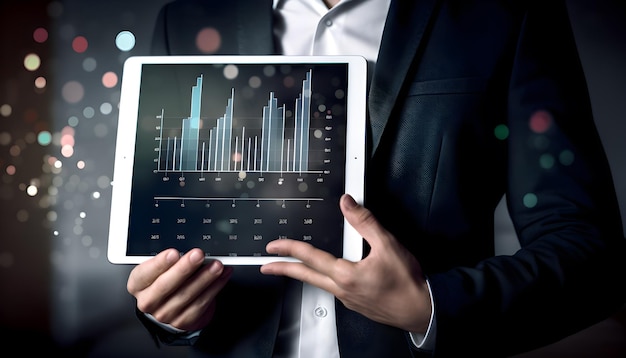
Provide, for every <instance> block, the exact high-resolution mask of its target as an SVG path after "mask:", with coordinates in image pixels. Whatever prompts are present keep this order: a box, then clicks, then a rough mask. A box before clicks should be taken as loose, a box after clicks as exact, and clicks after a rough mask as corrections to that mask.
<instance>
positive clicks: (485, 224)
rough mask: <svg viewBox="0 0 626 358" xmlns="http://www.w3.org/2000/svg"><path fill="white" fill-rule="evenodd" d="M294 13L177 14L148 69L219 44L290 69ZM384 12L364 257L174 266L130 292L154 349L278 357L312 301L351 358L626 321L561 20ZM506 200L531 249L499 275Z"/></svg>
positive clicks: (581, 95)
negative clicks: (287, 58) (498, 225)
mask: <svg viewBox="0 0 626 358" xmlns="http://www.w3.org/2000/svg"><path fill="white" fill-rule="evenodd" d="M296 2H297V1H296ZM289 3H293V0H287V1H277V2H272V1H269V0H265V1H259V0H249V1H241V0H239V1H223V2H217V1H200V0H198V1H185V0H179V1H176V2H174V3H172V4H170V5H168V6H166V7H165V8H164V9H163V10H162V12H161V13H160V16H159V20H158V22H157V26H156V31H155V39H154V53H155V54H197V53H201V51H200V49H199V48H198V46H197V42H196V40H197V37H196V35H197V34H198V33H199V32H200V31H201V30H202V29H204V28H207V27H209V28H212V29H214V30H216V31H217V33H219V35H220V38H219V40H220V41H219V47H218V48H217V50H216V51H215V52H214V53H216V54H276V53H283V54H286V53H288V52H289V51H288V50H289V48H288V47H286V46H285V45H284V43H282V42H281V39H283V38H284V37H281V36H283V35H285V31H288V29H285V24H289V23H288V22H286V20H285V17H281V16H280V14H281V12H280V10H281V9H285V7H286V6H287V5H286V4H289ZM362 3H368V2H367V1H349V2H348V1H346V2H343V3H342V2H339V5H335V6H334V7H333V6H331V5H333V4H329V7H331V8H332V9H331V10H334V9H335V8H336V9H339V7H340V6H343V7H344V8H343V9H344V10H346V11H351V10H352V9H350V7H354V8H355V9H356V8H357V7H358V6H360V5H359V4H362ZM385 10H388V11H387V15H386V21H384V30H383V31H382V38H380V47H379V50H378V51H377V53H376V55H375V56H374V57H373V58H372V59H371V61H373V62H375V67H374V68H375V69H374V72H373V76H372V78H371V86H370V90H369V95H368V110H369V112H368V124H369V126H368V128H369V132H368V153H369V160H368V164H367V174H366V195H365V202H364V203H363V205H359V204H356V203H355V202H354V201H352V200H351V198H350V197H344V198H342V201H341V203H340V206H341V209H342V212H343V213H344V215H345V216H346V219H347V220H348V221H349V222H350V223H351V224H352V226H354V227H355V229H356V230H357V231H359V233H361V234H362V235H363V237H364V239H365V241H366V242H367V244H368V246H369V252H368V254H367V256H366V257H365V258H364V259H363V260H362V261H360V262H358V263H353V262H348V261H345V260H341V259H337V258H334V257H332V256H330V255H329V254H327V253H324V252H322V251H320V250H316V249H314V248H313V247H311V246H309V245H307V244H304V243H301V242H297V241H292V240H278V241H274V242H272V243H270V244H268V247H267V249H268V251H270V252H272V253H278V254H283V255H291V256H295V257H297V258H300V259H301V260H302V261H303V263H302V264H298V263H273V264H268V265H265V266H263V267H261V269H260V270H259V268H258V267H235V268H232V267H224V266H223V265H221V264H220V263H219V262H212V263H208V264H205V265H202V255H201V254H199V253H198V252H196V251H193V250H192V251H191V252H189V253H187V254H186V255H185V256H183V257H179V256H178V255H177V254H176V252H173V251H165V252H163V253H161V254H160V255H158V256H156V257H155V258H154V259H152V260H149V261H147V262H145V263H143V264H141V265H139V266H137V267H136V268H135V269H134V270H133V272H132V273H131V275H130V277H129V281H128V288H129V292H130V293H131V294H133V295H134V296H135V297H136V298H137V307H138V315H139V317H140V319H142V321H144V322H145V323H146V326H147V327H148V329H149V330H150V331H151V332H152V333H153V334H154V335H155V337H157V338H158V339H159V340H161V341H163V342H165V343H174V344H178V343H180V342H189V343H190V344H193V345H194V347H195V348H197V351H198V352H200V353H207V354H209V355H211V354H212V355H214V356H228V357H248V356H252V357H257V356H258V357H270V356H281V354H282V353H283V352H285V351H284V350H283V349H284V346H283V345H284V343H283V342H284V341H285V340H284V339H282V338H283V337H287V336H289V335H288V332H289V328H290V327H291V326H290V325H289V324H288V323H289V322H298V320H297V319H296V320H295V321H293V320H291V321H289V320H287V318H286V317H288V316H289V312H287V311H288V308H289V307H290V306H291V304H293V303H294V300H298V299H304V298H305V297H306V293H305V291H302V293H301V294H300V293H299V289H295V290H294V289H293V288H292V286H293V285H294V283H298V282H299V281H303V282H304V287H305V289H306V287H318V288H319V289H321V291H324V292H328V293H330V294H332V295H333V296H334V297H336V302H335V303H336V305H335V307H334V316H335V320H336V326H334V327H333V328H334V329H336V342H334V341H333V342H330V343H329V342H326V341H324V342H317V343H318V344H321V345H323V344H326V343H328V344H332V345H335V346H336V347H337V349H338V352H339V353H340V355H341V356H342V357H382V356H388V357H410V356H413V355H415V354H426V355H433V356H455V357H458V356H465V355H468V354H470V355H474V354H475V355H478V356H506V355H512V354H515V353H518V352H523V351H527V350H530V349H533V348H536V347H540V346H543V345H546V344H548V343H551V342H554V341H556V340H558V339H561V338H563V337H565V336H567V335H569V334H572V333H574V332H576V331H578V330H580V329H583V328H584V327H587V326H589V325H591V324H593V323H595V322H597V321H599V320H601V319H603V318H605V317H607V316H608V315H609V314H611V313H612V312H614V311H615V310H616V309H618V308H619V307H620V306H621V305H622V304H623V303H624V299H625V294H626V290H625V287H624V285H623V284H622V282H623V278H624V273H625V267H624V262H626V260H624V253H625V252H626V251H625V246H624V245H625V241H624V237H623V231H622V230H623V229H622V226H621V225H622V224H621V221H620V215H619V209H618V204H617V201H616V196H615V193H614V189H613V182H612V178H611V173H610V169H609V166H608V163H607V161H606V158H605V154H604V152H603V147H602V144H601V142H600V139H599V137H598V134H597V132H596V129H595V127H594V122H593V118H592V112H591V108H590V103H589V98H588V93H587V88H586V84H585V78H584V74H583V71H582V68H581V64H580V61H579V58H578V54H577V51H576V46H575V42H574V39H573V36H572V33H571V29H570V24H569V20H568V14H567V9H566V6H565V4H564V2H563V1H550V2H541V1H469V0H468V1H455V0H448V1H446V0H420V1H412V0H391V1H390V3H389V6H388V9H387V8H386V9H385ZM276 14H278V15H276ZM282 14H283V16H288V15H286V12H283V13H282ZM353 19H354V20H355V21H356V18H353ZM329 25H330V24H329ZM277 29H278V31H277ZM281 31H282V32H281ZM503 195H506V198H507V205H508V209H509V212H510V215H511V218H512V221H513V223H514V225H515V229H516V233H517V235H518V238H519V240H520V244H521V249H520V250H519V251H518V252H517V253H515V254H514V255H511V256H494V243H493V240H494V237H493V224H494V218H493V214H494V209H495V207H496V205H497V203H498V202H499V201H500V199H501V198H502V196H503ZM259 271H260V272H259ZM294 279H295V280H294ZM294 292H295V294H294ZM242 297H246V298H250V297H253V298H254V299H245V300H243V299H242ZM242 302H243V304H242ZM154 321H157V322H156V323H155V322H154ZM287 321H289V322H287ZM286 322H287V323H286ZM178 330H182V332H178ZM172 332H174V333H172ZM177 332H178V333H177ZM198 332H199V335H198ZM290 337H293V336H290ZM189 339H190V340H189ZM289 339H290V340H293V338H289ZM286 352H289V350H287V351H286Z"/></svg>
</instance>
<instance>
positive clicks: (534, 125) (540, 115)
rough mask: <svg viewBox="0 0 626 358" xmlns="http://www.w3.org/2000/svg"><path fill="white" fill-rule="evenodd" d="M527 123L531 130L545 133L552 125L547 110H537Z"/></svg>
mask: <svg viewBox="0 0 626 358" xmlns="http://www.w3.org/2000/svg"><path fill="white" fill-rule="evenodd" d="M528 124H529V126H530V130H532V131H533V132H535V133H545V132H546V131H547V130H548V129H549V128H550V125H552V116H551V115H550V113H548V112H547V111H537V112H535V113H533V115H532V116H531V117H530V121H529V123H528Z"/></svg>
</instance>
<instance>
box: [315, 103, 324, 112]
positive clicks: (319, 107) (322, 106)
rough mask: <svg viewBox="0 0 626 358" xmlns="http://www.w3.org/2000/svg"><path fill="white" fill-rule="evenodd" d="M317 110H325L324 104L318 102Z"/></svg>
mask: <svg viewBox="0 0 626 358" xmlns="http://www.w3.org/2000/svg"><path fill="white" fill-rule="evenodd" d="M317 110H318V111H320V112H324V111H325V110H326V105H325V104H320V105H319V106H317Z"/></svg>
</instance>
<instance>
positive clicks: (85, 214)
mask: <svg viewBox="0 0 626 358" xmlns="http://www.w3.org/2000/svg"><path fill="white" fill-rule="evenodd" d="M78 216H79V217H80V218H81V219H84V218H86V217H87V213H86V212H84V211H81V212H80V213H79V214H78Z"/></svg>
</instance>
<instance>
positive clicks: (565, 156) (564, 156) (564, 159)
mask: <svg viewBox="0 0 626 358" xmlns="http://www.w3.org/2000/svg"><path fill="white" fill-rule="evenodd" d="M559 163H561V164H562V165H565V166H569V165H572V164H573V163H574V153H573V152H572V151H571V150H564V151H562V152H561V153H559Z"/></svg>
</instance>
